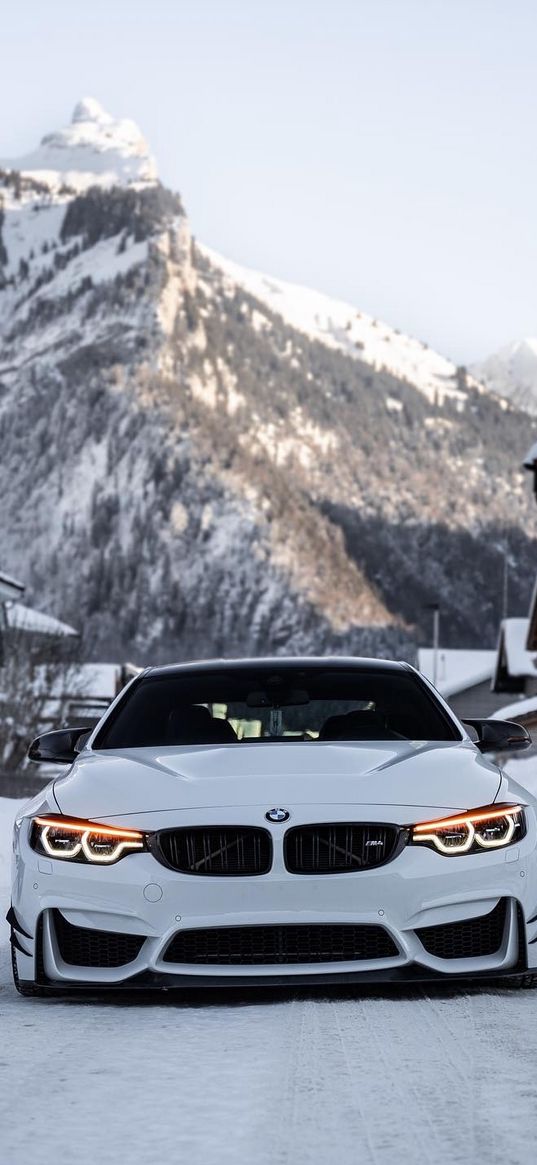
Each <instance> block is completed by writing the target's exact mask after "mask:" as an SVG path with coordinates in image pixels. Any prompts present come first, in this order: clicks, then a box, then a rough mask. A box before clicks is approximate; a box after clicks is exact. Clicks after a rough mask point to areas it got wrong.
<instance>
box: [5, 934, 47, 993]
mask: <svg viewBox="0 0 537 1165" xmlns="http://www.w3.org/2000/svg"><path fill="white" fill-rule="evenodd" d="M11 969H12V971H13V982H14V984H15V989H16V990H17V991H18V993H19V995H24V996H25V998H27V999H28V998H32V997H33V998H34V999H35V998H39V997H40V996H43V995H45V994H46V992H45V988H44V987H41V986H40V984H39V983H35V982H33V981H32V980H30V979H23V980H21V979H19V972H18V970H17V958H16V955H15V949H14V947H13V944H11Z"/></svg>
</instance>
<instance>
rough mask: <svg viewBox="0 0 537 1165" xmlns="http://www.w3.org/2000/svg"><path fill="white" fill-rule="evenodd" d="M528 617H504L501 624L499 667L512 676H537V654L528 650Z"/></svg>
mask: <svg viewBox="0 0 537 1165" xmlns="http://www.w3.org/2000/svg"><path fill="white" fill-rule="evenodd" d="M528 624H529V620H528V619H504V620H503V622H502V624H501V626H500V640H499V644H498V667H505V668H506V669H507V673H508V675H510V676H514V677H517V676H521V677H522V676H537V654H536V653H535V652H533V651H528V650H527V648H526V640H527V636H528Z"/></svg>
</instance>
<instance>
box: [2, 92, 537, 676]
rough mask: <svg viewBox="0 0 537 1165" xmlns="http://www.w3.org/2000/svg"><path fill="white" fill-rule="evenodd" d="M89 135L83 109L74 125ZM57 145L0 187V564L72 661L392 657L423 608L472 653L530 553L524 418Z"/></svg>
mask: <svg viewBox="0 0 537 1165" xmlns="http://www.w3.org/2000/svg"><path fill="white" fill-rule="evenodd" d="M77 108H78V107H77ZM108 118H109V115H108V114H105V113H104V111H102V110H100V109H96V108H95V107H94V106H93V105H92V104H91V102H89V103H88V101H87V99H86V102H84V103H83V105H82V108H80V109H79V112H78V114H77V116H76V118H75V121H74V123H72V124H73V125H74V127H75V130H77V127H79V128H80V126H82V127H83V131H82V132H83V134H87V133H88V132H89V131H88V130H87V128H86V127H87V125H88V123H92V124H94V125H95V124H96V125H97V130H98V133H99V134H100V133H101V130H102V127H103V125H104V130H105V131H106V126H107V125H108V128H110V122H107V120H106V119H108ZM92 119H93V122H92ZM103 119H104V120H103ZM111 123H112V125H113V126H116V125H117V124H122V123H116V122H115V121H114V119H111ZM61 132H62V131H60V133H61ZM77 132H78V131H77ZM111 132H112V131H111ZM92 133H93V131H92ZM137 133H138V131H136V132H134V131H133V132H132V133H131V131H130V130H129V134H131V136H130V137H129V138H128V140H129V141H130V142H131V144H132V143H134V144H133V147H132V148H133V149H135V145H136V142H137V141H138V138H137ZM121 135H123V130H121V133H120V137H121ZM48 136H49V135H47V137H48ZM52 136H53V137H54V135H52ZM90 137H91V134H90ZM127 137H128V135H127ZM46 140H47V139H46V138H45V143H46ZM99 140H100V139H99ZM121 140H122V141H124V140H125V135H123V137H121ZM106 142H107V143H108V144H106ZM94 147H95V141H94V140H93V144H91V143H90V145H89V146H88V149H89V155H91V153H92V151H93V150H94ZM43 148H44V149H45V150H46V149H47V148H48V147H47V146H46V144H45V146H44V147H43ZM65 148H66V155H65V157H64V158H63V160H64V163H65V168H64V169H63V170H62V171H60V170H50V169H47V166H48V164H49V162H50V154H47V156H46V157H41V163H42V165H43V168H42V169H41V170H40V169H39V168H37V169H36V168H35V156H33V155H29V156H27V159H28V157H30V158H31V159H32V162H31V164H32V166H33V167H34V168H33V169H28V170H25V169H24V168H21V169H20V170H17V169H13V168H5V169H3V170H2V172H1V173H0V196H1V199H2V204H1V207H0V321H1V322H0V452H1V454H2V456H1V459H0V488H1V489H2V495H3V498H4V501H5V504H4V508H3V518H2V527H3V529H2V537H3V554H4V559H5V561H4V563H3V565H5V567H6V569H8V568H9V569H10V570H12V571H13V572H14V573H19V574H20V573H22V574H23V575H24V577H25V579H26V581H27V582H28V583H29V591H30V595H31V596H32V598H33V601H35V596H38V595H42V596H44V597H45V598H46V601H47V604H48V606H49V607H50V609H51V610H55V611H56V613H58V614H59V615H61V616H62V617H64V618H67V619H68V620H69V621H70V622H72V623H74V624H75V625H77V624H79V625H80V624H81V625H82V627H83V629H84V633H85V650H86V651H87V652H88V653H89V654H92V655H93V656H96V655H98V654H101V655H102V654H103V652H108V653H113V654H115V655H116V656H118V657H125V656H134V657H136V658H137V659H140V660H141V661H144V662H145V661H150V660H151V659H169V658H173V657H174V656H181V655H183V656H184V655H185V654H196V655H199V654H202V655H203V654H205V655H214V654H232V653H238V654H240V653H243V652H247V653H252V654H255V653H257V652H260V651H267V650H277V651H286V652H287V651H313V650H315V651H325V650H326V651H328V650H344V651H347V650H350V651H352V652H355V653H357V654H367V653H372V654H376V653H380V654H402V655H405V656H406V657H407V658H412V657H413V652H414V647H415V643H416V638H417V637H418V636H421V637H422V638H423V637H424V636H427V635H428V632H429V621H430V616H429V615H428V614H427V613H426V611H425V607H426V603H427V601H433V600H435V599H437V598H438V597H440V598H442V601H443V604H444V607H445V619H444V628H443V629H444V633H445V635H446V637H447V639H448V640H449V638H450V637H451V639H453V637H455V638H456V641H457V644H458V645H460V644H461V643H463V642H467V643H468V644H470V643H471V642H472V641H473V640H477V641H478V643H481V642H482V640H485V641H486V642H490V641H491V639H492V638H493V636H494V634H495V628H496V621H497V616H498V600H499V594H500V582H499V577H498V580H496V578H495V569H496V567H495V564H496V563H497V567H498V576H499V575H500V572H501V570H502V568H503V557H502V555H503V549H502V547H503V546H504V544H505V545H507V544H508V545H509V549H510V553H512V556H513V559H514V565H513V568H512V577H511V596H512V603H513V611H515V610H516V611H517V612H518V610H519V608H523V606H524V604H525V603H526V601H527V590H528V586H529V583H528V577H529V574H530V571H529V566H528V564H529V563H530V562H532V561H533V560H534V555H535V548H536V544H535V539H533V537H532V536H531V534H529V533H528V530H531V525H530V499H529V497H528V496H527V490H526V488H525V486H526V483H525V482H524V480H523V475H522V474H521V473H520V472H519V462H520V460H521V454H522V453H523V451H524V446H525V444H526V443H527V439H526V436H525V434H526V431H527V417H526V415H525V414H523V413H521V412H520V411H519V410H517V409H516V408H515V407H513V406H512V405H510V404H509V403H507V402H505V401H503V400H500V399H498V398H495V397H493V396H490V395H489V394H488V393H487V392H485V391H484V390H483V388H482V387H481V385H480V384H478V383H477V382H476V381H475V380H474V378H473V377H472V376H470V375H468V374H467V373H466V372H465V371H464V370H461V369H456V368H455V366H454V365H451V364H450V363H449V362H444V358H443V357H437V356H436V354H431V353H430V351H429V350H428V349H426V348H424V347H423V346H420V345H419V342H418V341H412V340H411V339H410V338H409V337H400V336H399V335H398V333H397V332H396V331H395V329H389V328H388V325H379V324H378V322H376V321H372V320H371V318H370V317H367V316H364V315H363V314H362V313H358V312H356V310H355V309H353V308H352V307H349V305H341V304H338V303H335V302H334V301H327V299H326V297H320V296H318V295H317V293H314V292H308V293H307V295H306V299H307V303H306V307H305V306H304V302H305V301H304V294H302V297H301V298H300V297H299V300H300V302H298V303H297V299H296V289H293V287H292V285H288V284H284V283H282V281H278V280H270V279H269V277H266V276H259V275H258V274H257V273H251V272H250V273H248V272H245V269H244V268H239V267H238V266H237V265H234V264H231V263H230V261H227V260H223V259H221V257H218V256H215V255H214V253H212V252H210V251H209V250H208V249H207V248H204V247H202V246H201V245H199V244H197V243H196V241H195V240H194V239H193V237H192V235H191V230H190V225H189V222H188V219H187V217H186V215H185V212H184V208H183V206H182V203H181V200H180V198H179V196H178V195H176V194H173V193H172V192H169V191H167V190H165V188H164V187H162V186H161V184H160V183H159V182H158V180H157V179H156V178H155V177H150V178H141V177H140V170H138V171H136V172H135V173H134V175H133V171H132V169H131V162H132V156H131V155H130V154H129V155H128V156H129V164H128V166H127V167H126V168H125V169H121V166H120V165H119V163H118V161H117V157H116V154H117V132H116V130H115V129H114V130H113V132H112V137H111V138H108V139H105V144H104V145H103V146H102V150H101V146H99V150H101V152H102V155H103V158H104V161H103V165H102V166H101V165H99V167H98V169H97V171H96V172H95V173H94V174H93V178H94V181H89V180H88V177H91V172H90V171H88V170H84V169H82V170H80V171H77V170H76V166H73V161H76V163H77V164H78V163H79V159H80V142H79V141H78V143H77V144H76V146H75V147H74V154H73V153H72V152H70V147H65ZM84 148H86V147H84ZM125 148H127V147H125ZM145 148H146V147H145V143H144V149H145ZM121 149H123V147H121ZM128 149H130V146H129V147H128ZM54 150H57V147H56V146H54ZM109 153H112V154H114V159H111V158H110V157H108V154H109ZM120 153H121V151H120ZM127 153H128V150H127ZM89 155H88V154H84V158H85V159H86V160H87V158H88V157H89ZM134 156H135V157H138V155H136V153H135V155H134ZM140 157H141V155H140ZM144 158H145V154H144ZM120 161H121V159H120ZM111 162H113V164H112V165H109V163H111ZM19 165H21V166H22V163H20V162H19ZM144 165H145V162H144ZM114 167H115V168H114ZM66 174H69V175H71V176H72V175H74V176H75V178H74V184H73V185H68V184H67V183H66V182H65V175H66ZM77 175H79V176H80V175H82V177H77ZM110 175H112V176H113V180H112V181H111V180H110ZM62 176H63V177H62ZM260 281H261V286H260ZM267 283H268V284H270V286H269V287H267V286H265V284H267ZM289 288H290V290H289ZM293 297H294V298H293ZM308 297H310V298H309V299H308ZM311 297H313V299H311ZM282 300H283V309H284V310H283V313H282V311H281V310H278V308H280V309H281V307H282ZM327 303H328V304H330V305H331V306H327ZM306 308H307V310H306ZM308 312H309V315H308ZM301 313H302V314H301ZM304 313H305V315H304ZM349 313H351V314H350V315H349ZM377 332H379V335H378V336H377ZM388 336H389V339H387V337H388ZM360 345H362V347H360ZM390 346H391V347H390ZM420 353H421V354H422V355H421V359H422V360H423V361H424V363H420ZM422 547H425V550H422V549H421V548H422ZM495 547H498V548H499V549H494V548H495ZM491 548H492V549H491ZM472 555H474V556H475V557H476V561H477V562H478V564H479V563H480V562H482V563H484V569H483V570H480V569H478V570H477V571H475V570H472V569H471V561H470V560H471V558H472ZM73 564H74V566H73ZM394 569H395V570H396V572H397V571H399V572H400V574H401V579H403V576H404V584H403V583H402V586H404V594H403V593H402V590H401V587H399V588H398V586H397V581H396V579H395V580H394V577H393V571H394ZM463 584H464V585H463ZM459 598H460V600H461V601H460V602H458V599H459Z"/></svg>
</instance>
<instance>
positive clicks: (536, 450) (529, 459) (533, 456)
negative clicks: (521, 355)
mask: <svg viewBox="0 0 537 1165" xmlns="http://www.w3.org/2000/svg"><path fill="white" fill-rule="evenodd" d="M536 355H537V354H536ZM536 461H537V443H536V444H535V445H532V447H531V449H530V450H529V451H528V453H526V456H525V458H524V461H523V465H524V469H533V467H534V465H535V462H536Z"/></svg>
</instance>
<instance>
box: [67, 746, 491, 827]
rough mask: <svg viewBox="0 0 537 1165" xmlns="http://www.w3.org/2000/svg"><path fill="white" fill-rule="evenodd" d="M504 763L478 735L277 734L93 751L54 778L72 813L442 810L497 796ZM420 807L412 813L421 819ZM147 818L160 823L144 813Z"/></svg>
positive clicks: (397, 816) (401, 815) (104, 816)
mask: <svg viewBox="0 0 537 1165" xmlns="http://www.w3.org/2000/svg"><path fill="white" fill-rule="evenodd" d="M499 785H500V774H499V771H498V769H497V768H496V766H495V765H493V764H492V763H491V762H490V761H488V760H485V759H484V758H483V757H482V756H481V755H480V753H479V752H478V751H477V749H476V748H475V747H474V745H473V744H472V743H471V742H470V741H461V742H460V743H446V744H443V743H442V744H438V743H427V742H423V741H382V742H379V743H377V742H370V741H368V742H366V743H360V744H355V743H342V744H340V743H335V744H333V743H313V742H312V743H301V742H300V743H297V742H295V743H288V744H287V743H285V742H282V743H275V744H248V743H242V744H232V745H223V746H221V747H219V746H215V745H212V746H201V745H199V746H194V747H193V746H190V747H187V748H177V747H173V748H161V749H147V748H138V749H130V750H129V749H125V750H121V752H120V751H109V752H106V751H100V752H91V751H90V750H87V751H84V752H83V753H81V755H80V757H79V758H78V760H77V761H76V762H75V764H74V765H73V767H72V769H70V771H69V772H68V773H67V775H66V776H65V777H63V778H60V779H59V780H57V781H56V782H55V784H54V795H55V797H56V801H57V804H58V806H59V809H60V811H61V812H62V813H64V814H69V815H71V816H77V817H82V818H88V819H92V820H98V821H103V822H104V821H106V820H109V819H110V818H112V817H121V818H125V819H127V818H130V819H131V821H130V823H131V824H133V823H134V818H136V819H137V820H139V819H140V818H141V817H143V815H145V814H148V815H151V814H153V815H154V814H159V815H160V814H162V813H165V812H171V811H173V812H177V811H184V810H208V809H213V810H214V809H218V808H220V807H221V808H225V809H232V808H233V807H235V806H237V807H239V806H241V807H246V806H260V807H261V808H263V810H266V809H270V808H272V807H273V806H275V807H280V806H282V807H284V808H289V807H293V806H294V807H298V806H303V807H304V808H305V807H307V806H317V805H318V806H320V805H325V806H327V805H329V806H333V807H334V809H335V807H336V806H341V811H342V812H343V813H345V815H346V814H347V812H348V810H347V809H346V808H345V807H348V806H353V807H358V806H364V807H366V806H379V807H380V806H391V807H393V808H394V810H395V809H398V810H399V812H397V813H394V814H393V815H392V816H393V820H400V821H405V820H406V819H407V818H408V813H407V812H406V810H407V809H412V810H421V811H422V812H423V816H425V817H427V815H429V814H430V812H431V810H433V811H434V812H439V811H444V810H445V811H446V812H449V811H451V810H453V811H456V810H460V809H468V808H475V807H476V806H478V805H487V804H490V803H491V802H492V801H494V799H495V797H496V794H497V792H498V789H499ZM419 815H420V814H419V812H418V813H413V814H412V817H414V818H415V819H418V818H419ZM144 824H145V825H146V827H147V826H150V825H152V824H155V823H154V822H150V821H149V820H147V821H146V820H144Z"/></svg>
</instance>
